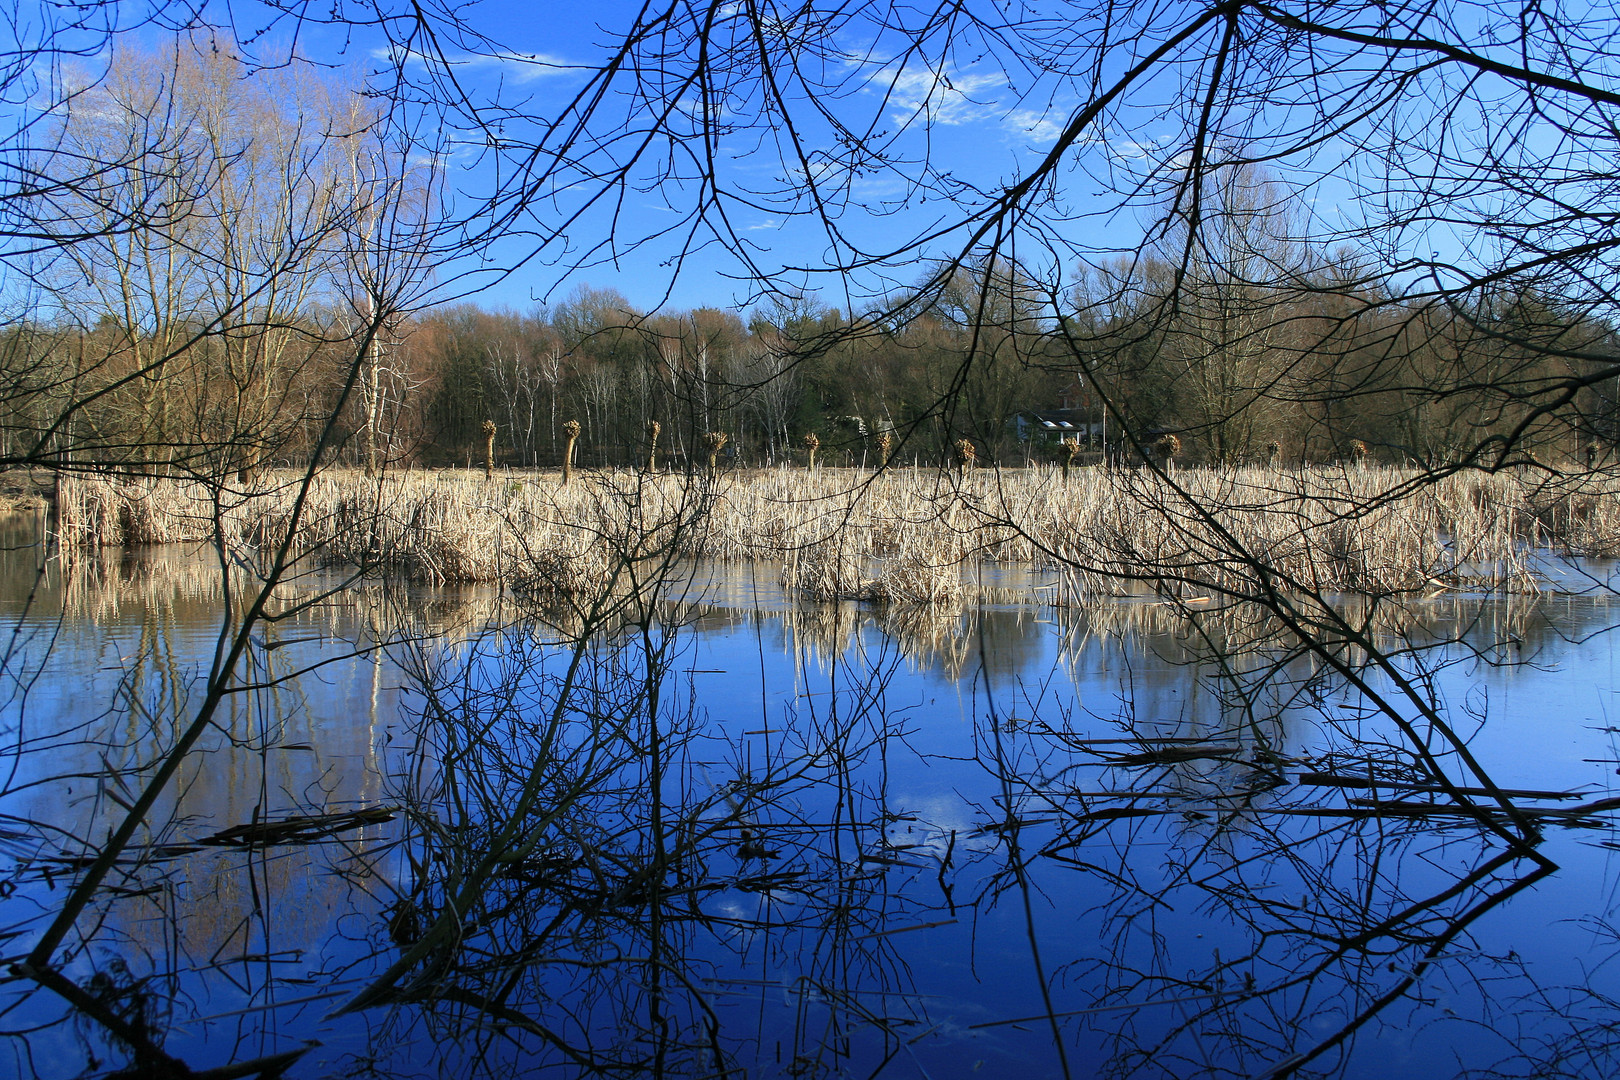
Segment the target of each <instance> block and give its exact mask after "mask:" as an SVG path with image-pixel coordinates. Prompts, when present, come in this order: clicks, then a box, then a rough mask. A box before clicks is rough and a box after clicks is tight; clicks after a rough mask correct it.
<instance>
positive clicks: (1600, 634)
mask: <svg viewBox="0 0 1620 1080" xmlns="http://www.w3.org/2000/svg"><path fill="white" fill-rule="evenodd" d="M30 536H31V534H30V533H29V532H28V530H27V529H26V527H24V526H23V525H21V524H14V525H13V527H12V529H11V532H10V533H9V534H8V539H9V541H10V543H9V545H8V546H9V550H8V552H7V553H6V555H5V558H6V559H7V560H8V562H7V567H6V574H5V582H6V592H5V593H4V595H3V597H0V611H3V615H4V618H5V620H6V623H7V625H6V626H5V627H4V634H5V636H6V637H7V638H8V639H9V641H10V645H9V647H8V648H7V650H6V652H5V668H4V674H5V677H6V681H5V685H4V688H3V699H4V701H5V705H4V710H5V711H4V713H3V717H4V720H3V728H0V730H3V733H4V738H5V746H4V750H5V756H4V758H3V759H0V782H3V783H4V787H3V789H0V792H3V794H0V814H3V815H4V817H3V819H0V830H3V831H0V882H3V883H4V884H3V899H0V935H3V936H0V952H3V953H4V956H5V958H6V961H7V963H8V964H10V963H11V962H14V961H16V960H18V959H19V958H21V957H22V956H24V955H25V954H27V953H28V951H29V950H30V948H31V947H32V946H33V944H34V942H35V941H36V940H37V939H38V937H39V935H40V934H41V933H42V932H43V929H44V927H45V926H47V925H48V924H49V922H50V920H51V919H52V917H53V916H54V915H55V914H56V912H57V910H58V908H59V907H60V904H61V902H62V898H63V896H64V894H65V892H66V891H67V888H68V886H69V885H70V884H71V882H72V881H73V880H74V879H75V877H76V875H77V874H79V873H80V872H81V870H82V869H83V867H84V865H85V860H86V856H88V855H93V854H94V850H95V846H96V845H97V844H98V843H99V842H100V841H101V840H102V839H103V838H105V837H106V835H107V834H108V833H109V831H110V830H111V829H112V828H113V827H114V826H115V825H116V824H117V822H118V821H119V820H121V818H122V816H123V814H124V813H125V812H126V808H127V807H128V806H129V805H131V804H132V803H133V801H134V800H135V798H136V797H137V795H138V792H139V791H140V789H141V786H142V782H143V778H144V777H147V776H149V775H150V774H151V772H152V770H153V768H154V767H155V764H156V762H157V761H158V760H159V759H160V757H161V755H162V754H163V752H164V751H165V749H166V748H167V747H169V746H170V745H172V743H173V741H174V739H175V738H176V737H177V733H178V731H179V730H180V728H181V727H182V726H183V723H184V720H185V718H186V717H188V716H189V715H190V713H189V712H188V709H192V708H194V707H195V704H196V700H197V695H198V694H199V692H200V687H201V685H202V681H203V678H204V676H205V675H206V672H207V669H208V667H209V665H210V663H212V662H213V660H214V657H215V655H216V650H217V649H218V648H219V647H220V641H221V636H220V631H221V626H222V625H225V624H226V623H227V622H228V620H229V618H230V615H229V614H228V613H227V611H226V609H225V605H224V604H223V602H222V600H221V597H220V593H219V587H218V574H217V568H216V567H214V566H212V565H211V564H210V562H209V561H208V559H207V557H206V556H205V555H199V554H197V553H193V552H188V551H183V550H168V549H165V550H152V551H143V552H137V553H131V554H129V555H127V556H122V557H117V556H114V557H110V558H107V559H103V560H98V561H94V562H91V563H88V564H85V565H82V566H79V567H77V568H75V569H74V570H72V571H71V572H64V570H63V569H62V568H61V567H60V566H58V565H56V564H54V563H51V562H49V561H47V560H43V559H42V558H41V556H40V554H39V551H38V549H37V548H35V547H33V546H31V545H30V542H29V540H30ZM339 584H343V583H342V581H341V579H340V578H339V577H337V576H336V575H335V574H332V573H324V574H319V573H317V574H311V575H310V576H308V577H306V578H303V579H301V580H300V581H299V582H297V583H296V587H295V590H293V593H289V596H288V598H287V600H288V603H292V602H293V601H294V600H298V601H307V602H308V603H307V606H304V607H301V608H297V609H296V610H294V609H292V608H289V609H288V610H289V611H291V612H292V613H291V614H289V615H288V617H287V618H285V619H283V620H281V621H279V622H277V623H275V624H273V625H270V626H267V627H265V628H263V629H261V630H260V631H259V636H258V638H257V640H256V641H255V643H254V645H253V646H252V648H251V649H250V651H249V653H248V656H247V667H246V672H247V677H246V679H245V682H246V684H247V685H245V686H244V687H243V688H242V689H241V690H240V691H239V692H237V693H234V694H233V695H231V697H230V698H229V700H228V701H227V703H226V707H225V708H224V709H223V710H222V711H221V713H220V714H219V716H218V717H217V722H216V723H215V724H213V725H212V726H211V727H210V729H209V731H208V732H207V733H206V734H205V736H204V737H203V738H202V739H201V740H200V741H199V743H198V744H197V746H196V748H195V749H194V750H193V751H192V752H191V753H190V754H189V755H188V756H187V758H186V760H185V763H184V765H183V767H182V768H181V770H180V772H179V773H178V774H177V776H176V779H175V781H174V782H173V783H172V784H171V785H170V787H169V789H168V792H167V793H166V794H165V796H164V798H162V799H161V800H159V802H158V804H157V805H156V807H155V808H154V810H153V812H152V813H151V814H149V815H148V816H147V819H146V820H147V825H148V827H147V828H146V829H145V830H144V831H143V832H142V833H141V834H140V835H139V836H138V838H137V841H136V843H135V844H134V845H133V846H132V848H131V849H130V850H129V851H128V852H126V854H125V856H124V857H123V859H122V860H121V861H120V863H119V865H118V867H117V868H116V869H115V870H114V872H113V873H112V874H111V875H110V876H109V877H108V879H107V882H106V884H105V885H104V886H103V888H102V890H101V891H100V894H99V895H98V897H97V902H96V903H95V904H94V905H93V906H92V907H91V908H90V909H89V910H87V911H86V912H85V913H84V914H83V915H82V916H81V917H80V918H79V919H78V920H77V922H76V923H75V926H74V933H73V934H72V935H71V936H70V937H69V938H68V939H67V940H66V942H65V943H64V947H63V950H64V951H63V952H62V953H61V954H59V958H60V960H61V962H62V970H63V972H64V974H66V975H67V976H68V977H69V978H70V979H71V980H73V981H74V982H75V983H76V984H77V985H78V986H80V987H82V988H85V989H86V991H87V992H89V993H91V994H92V995H93V996H95V998H96V1000H97V1001H99V1002H100V1003H101V1004H102V1005H103V1006H104V1007H106V1008H108V1009H111V1010H112V1011H113V1012H114V1013H115V1014H116V1015H117V1016H119V1017H122V1018H123V1019H124V1020H125V1021H127V1022H129V1023H131V1024H133V1025H135V1026H136V1028H137V1029H138V1030H139V1031H140V1032H143V1033H146V1034H148V1035H149V1036H150V1038H151V1039H152V1041H153V1042H154V1043H156V1044H158V1045H161V1047H162V1048H163V1051H164V1053H166V1054H167V1055H170V1056H171V1057H173V1058H177V1059H179V1060H182V1061H184V1062H185V1063H186V1064H187V1065H189V1066H190V1067H191V1068H193V1069H197V1070H201V1069H206V1068H219V1067H223V1066H226V1065H228V1064H229V1063H231V1062H233V1061H234V1062H240V1061H246V1060H250V1059H257V1058H262V1057H265V1056H267V1055H274V1054H280V1053H283V1052H289V1051H296V1050H300V1049H305V1051H306V1052H305V1053H303V1055H302V1056H301V1057H299V1058H298V1059H297V1060H296V1062H295V1063H293V1064H292V1065H291V1067H290V1069H289V1071H288V1073H287V1075H290V1076H297V1077H328V1076H358V1075H365V1076H382V1077H395V1076H401V1077H403V1076H440V1075H443V1076H472V1075H484V1074H491V1075H505V1074H512V1073H518V1074H523V1075H528V1074H530V1073H537V1072H545V1073H551V1074H555V1075H559V1076H584V1075H596V1074H608V1075H623V1076H641V1075H669V1076H692V1077H698V1076H709V1077H720V1076H734V1077H743V1076H758V1077H775V1076H792V1077H817V1076H829V1077H831V1076H840V1077H842V1076H863V1077H864V1076H874V1075H876V1076H895V1077H912V1076H917V1077H932V1078H943V1077H969V1076H1018V1077H1046V1076H1054V1077H1056V1076H1076V1077H1089V1076H1100V1075H1106V1076H1153V1077H1194V1076H1200V1077H1201V1076H1210V1077H1227V1076H1244V1077H1257V1076H1281V1075H1302V1076H1316V1075H1332V1076H1347V1077H1424V1078H1432V1077H1437V1076H1547V1075H1559V1076H1563V1075H1569V1076H1591V1077H1607V1076H1612V1075H1615V1073H1616V1065H1617V1063H1620V1053H1617V1050H1620V1029H1617V1028H1616V1019H1615V1018H1616V1016H1617V1015H1620V1013H1616V1011H1615V1007H1616V1004H1617V1001H1620V964H1617V963H1616V954H1617V953H1620V926H1617V923H1616V920H1615V906H1616V885H1617V878H1616V870H1617V869H1620V864H1617V863H1614V862H1613V861H1612V856H1613V855H1614V854H1615V850H1616V849H1617V848H1620V836H1617V835H1616V833H1615V829H1614V822H1615V820H1616V817H1615V814H1614V813H1613V812H1612V810H1611V809H1610V808H1607V807H1605V806H1604V805H1603V804H1602V803H1601V800H1604V799H1607V798H1609V797H1611V796H1613V795H1614V794H1615V790H1616V788H1617V787H1620V780H1617V770H1620V702H1617V701H1616V699H1615V697H1614V692H1615V690H1616V689H1617V688H1620V682H1617V681H1616V655H1615V651H1614V648H1613V635H1612V634H1610V633H1608V632H1607V631H1608V628H1609V627H1610V625H1611V624H1612V623H1613V622H1614V616H1615V611H1614V609H1613V607H1612V605H1610V604H1609V603H1608V602H1606V601H1605V600H1604V599H1602V598H1601V597H1596V596H1567V597H1555V596H1544V597H1539V598H1523V597H1520V598H1514V599H1504V598H1493V597H1468V596H1460V595H1457V594H1450V595H1445V596H1435V597H1426V598H1414V599H1412V600H1411V601H1410V602H1409V603H1407V604H1406V605H1405V606H1404V607H1403V608H1402V609H1400V610H1398V611H1396V612H1394V613H1393V614H1391V615H1390V616H1388V617H1387V618H1384V619H1383V621H1381V622H1378V623H1377V624H1376V625H1377V627H1378V630H1377V633H1378V635H1379V638H1378V640H1379V643H1380V644H1381V645H1382V646H1383V648H1384V649H1386V650H1388V651H1389V652H1390V654H1391V655H1393V657H1394V660H1393V661H1392V663H1393V665H1394V666H1393V669H1392V670H1393V671H1394V672H1395V673H1398V674H1399V675H1400V676H1401V677H1402V678H1404V679H1406V680H1408V684H1409V685H1415V686H1418V687H1419V688H1421V690H1422V691H1423V693H1425V694H1428V695H1430V698H1431V700H1432V702H1433V703H1435V704H1437V705H1438V706H1440V707H1441V708H1442V710H1443V711H1442V712H1441V713H1440V714H1439V715H1441V716H1443V717H1444V718H1445V719H1446V720H1448V721H1449V723H1450V725H1451V726H1452V728H1454V729H1455V730H1456V732H1457V735H1458V740H1459V742H1461V743H1462V744H1463V746H1464V748H1465V749H1464V750H1459V749H1458V748H1457V747H1456V746H1454V745H1452V744H1449V743H1447V742H1446V740H1445V739H1444V738H1443V737H1441V735H1440V734H1438V733H1437V732H1436V731H1435V729H1434V728H1433V726H1432V724H1430V722H1429V720H1428V718H1427V717H1425V715H1424V714H1423V710H1422V709H1419V708H1417V707H1416V706H1415V705H1413V704H1412V703H1410V702H1408V703H1406V704H1403V703H1402V702H1401V700H1400V699H1399V698H1398V697H1389V700H1390V701H1392V702H1393V703H1394V704H1393V706H1392V707H1389V708H1385V709H1379V708H1376V707H1375V703H1374V701H1373V700H1372V698H1373V697H1374V696H1377V695H1380V694H1382V695H1385V696H1389V695H1391V694H1393V690H1392V687H1393V686H1394V682H1393V681H1392V678H1393V677H1392V675H1391V673H1390V672H1387V671H1386V672H1384V673H1382V674H1380V673H1378V672H1372V673H1370V674H1368V675H1367V676H1366V682H1365V685H1364V686H1363V687H1362V688H1361V689H1359V690H1357V689H1354V688H1351V687H1350V686H1349V685H1348V684H1347V683H1346V682H1345V681H1344V679H1343V678H1342V677H1340V676H1339V675H1337V674H1335V673H1334V672H1332V671H1328V670H1325V669H1324V668H1323V666H1322V664H1321V662H1320V659H1319V658H1312V657H1311V656H1309V655H1305V654H1302V653H1298V652H1297V651H1290V649H1289V647H1288V643H1287V641H1286V640H1283V639H1280V638H1279V637H1277V635H1276V634H1275V632H1274V630H1275V628H1273V627H1271V626H1269V624H1267V622H1266V621H1265V620H1264V619H1263V618H1261V617H1259V616H1258V615H1255V614H1253V613H1249V612H1245V611H1243V610H1239V609H1228V610H1219V609H1216V610H1209V611H1203V610H1199V609H1198V605H1196V604H1194V605H1191V606H1188V605H1171V604H1165V603H1160V602H1156V601H1154V600H1152V599H1150V598H1130V599H1123V600H1117V601H1109V602H1106V603H1103V604H1099V605H1097V606H1095V607H1090V608H1087V609H1084V610H1078V609H1076V610H1065V609H1056V608H1052V607H1049V606H1041V605H1038V604H1036V603H1034V602H1032V601H1018V590H1016V589H1009V590H1004V591H997V592H994V593H992V594H991V596H990V599H989V600H987V601H986V602H984V603H980V604H976V605H973V606H971V607H970V608H969V609H967V610H964V611H961V612H951V613H945V614H941V613H933V612H925V611H914V610H912V611H905V610H881V609H875V608H872V607H868V606H862V605H857V604H852V603H845V604H807V603H803V602H799V601H796V600H794V599H793V598H792V597H789V596H786V595H784V594H783V593H782V591H781V589H780V588H779V586H777V584H776V581H775V574H774V572H773V570H772V568H770V567H765V566H753V567H749V566H740V567H727V568H718V569H709V570H706V571H704V572H703V573H702V574H697V575H692V574H688V575H686V576H684V577H683V578H682V579H681V580H680V581H679V582H676V583H673V584H672V585H671V586H670V588H669V590H668V592H667V593H666V594H665V595H663V596H661V597H660V598H659V599H658V601H657V602H656V603H649V604H648V605H646V606H645V607H642V608H638V609H633V610H630V611H628V612H622V613H620V615H618V616H616V617H615V618H613V619H611V620H607V621H606V624H605V625H604V626H603V627H602V628H601V629H599V630H597V631H596V632H595V633H592V634H590V635H588V636H585V637H583V638H581V637H580V636H579V634H578V631H579V629H580V627H581V626H583V625H587V624H586V622H584V621H582V614H581V613H580V612H571V611H567V610H564V609H561V608H558V607H556V606H553V607H549V608H548V607H538V606H534V605H525V604H522V603H519V602H517V601H516V600H515V599H514V598H513V597H510V596H503V595H501V594H500V593H499V592H498V591H495V590H484V591H477V590H433V589H425V588H420V587H409V586H406V585H403V584H401V583H397V582H392V581H386V580H375V579H373V580H369V581H365V582H361V583H357V584H347V585H344V587H341V588H337V589H335V590H334V591H331V592H330V594H329V595H328V594H326V593H325V590H327V589H331V588H332V587H333V586H335V585H339ZM294 593H295V594H296V595H294ZM1034 595H1039V594H1034ZM585 614H587V615H588V613H585ZM1345 656H1346V657H1347V660H1346V662H1347V663H1349V664H1351V665H1352V666H1353V665H1355V664H1357V663H1360V662H1362V661H1363V660H1364V657H1360V656H1358V655H1357V654H1355V653H1354V650H1350V651H1348V652H1346V654H1345ZM1408 706H1410V707H1408ZM1470 756H1471V757H1472V759H1473V761H1474V763H1475V766H1476V767H1475V768H1472V769H1471V768H1470V767H1469V766H1468V762H1467V760H1465V758H1466V757H1470ZM1482 777H1483V779H1482ZM1482 785H1484V786H1482ZM1492 785H1494V787H1495V789H1496V791H1497V792H1499V793H1501V799H1502V800H1505V801H1506V802H1507V803H1509V804H1511V805H1513V806H1515V807H1519V808H1520V817H1518V818H1515V817H1514V816H1513V815H1512V814H1509V813H1506V812H1504V811H1503V810H1502V805H1503V802H1502V801H1500V800H1498V799H1497V795H1496V794H1495V793H1492V792H1491V791H1490V790H1489V788H1490V786H1492ZM1559 796H1567V797H1559ZM1594 804H1596V805H1595V806H1594ZM1469 807H1474V809H1469ZM1480 807H1483V809H1479V808H1480ZM1525 829H1528V830H1529V831H1528V832H1526V831H1524V830H1525ZM1527 835H1528V836H1531V837H1533V839H1532V840H1530V841H1528V842H1527V841H1525V840H1524V837H1525V836H1527ZM0 1010H3V1012H0V1017H3V1019H0V1026H3V1028H4V1041H3V1043H0V1047H3V1050H0V1053H3V1055H4V1056H0V1074H10V1073H15V1074H16V1075H19V1076H33V1075H39V1076H49V1077H68V1076H81V1075H99V1074H102V1073H107V1072H113V1071H116V1070H118V1069H120V1068H123V1067H124V1066H125V1065H126V1064H127V1063H128V1062H129V1060H130V1057H129V1053H128V1047H127V1046H122V1045H120V1044H119V1042H118V1041H117V1040H116V1039H112V1038H109V1037H108V1035H107V1034H106V1032H105V1030H104V1027H103V1026H102V1025H98V1024H96V1023H93V1022H90V1021H88V1020H87V1019H86V1018H85V1017H84V1016H83V1015H82V1014H75V1013H74V1012H73V1011H71V1010H69V1009H67V1008H66V1007H65V1006H64V1005H63V1001H62V999H61V998H60V997H59V996H57V995H53V994H50V993H47V992H45V991H42V990H41V989H39V987H38V986H37V985H36V984H35V983H34V982H33V981H31V980H28V979H24V978H20V977H17V976H16V975H15V974H13V975H11V976H9V977H8V978H7V980H6V981H5V982H3V983H0ZM220 1075H223V1074H220Z"/></svg>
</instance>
